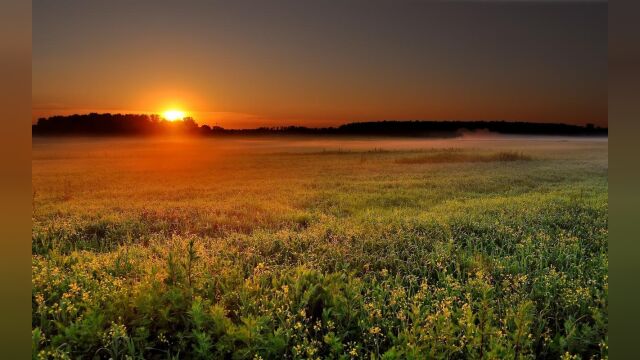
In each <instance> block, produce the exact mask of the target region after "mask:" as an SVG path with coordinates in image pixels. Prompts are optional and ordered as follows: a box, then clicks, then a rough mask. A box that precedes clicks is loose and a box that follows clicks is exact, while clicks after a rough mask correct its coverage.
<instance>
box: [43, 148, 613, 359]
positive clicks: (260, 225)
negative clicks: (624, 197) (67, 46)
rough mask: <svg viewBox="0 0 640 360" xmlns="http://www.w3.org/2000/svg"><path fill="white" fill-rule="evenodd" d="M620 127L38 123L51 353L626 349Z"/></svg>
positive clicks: (445, 353) (396, 354)
mask: <svg viewBox="0 0 640 360" xmlns="http://www.w3.org/2000/svg"><path fill="white" fill-rule="evenodd" d="M607 147H608V144H607V141H606V140H584V139H582V140H566V139H565V140H563V139H550V138H546V139H545V138H540V139H535V140H533V139H526V138H512V139H507V138H504V139H500V140H490V139H463V140H447V141H425V140H376V141H373V140H340V141H338V140H321V139H290V140H286V141H284V140H282V139H274V140H268V139H262V140H260V139H253V140H252V139H226V140H222V139H198V140H196V139H191V140H188V139H183V140H179V139H173V140H158V139H156V140H150V139H147V140H141V139H120V140H98V139H73V140H52V139H42V138H35V139H34V140H33V155H32V156H33V157H32V173H33V175H32V178H33V236H32V252H33V257H32V286H33V288H32V309H33V312H32V328H33V332H32V337H33V349H34V352H33V354H34V358H92V357H93V358H114V359H121V358H135V359H138V358H159V359H165V358H227V359H282V358H284V359H324V358H329V359H362V358H364V359H380V358H383V359H405V358H408V359H423V358H470V359H480V358H484V359H489V358H491V359H515V358H518V359H520V358H566V359H576V358H583V359H591V358H606V357H607V353H608V348H607V344H608V339H607V327H608V315H607V313H608V300H607V292H608V279H607V273H608V256H607V238H608V234H607V221H608V180H607V170H608V151H607Z"/></svg>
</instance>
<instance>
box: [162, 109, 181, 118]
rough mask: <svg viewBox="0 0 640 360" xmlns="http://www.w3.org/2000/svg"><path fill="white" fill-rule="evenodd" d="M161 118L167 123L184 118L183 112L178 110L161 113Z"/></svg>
mask: <svg viewBox="0 0 640 360" xmlns="http://www.w3.org/2000/svg"><path fill="white" fill-rule="evenodd" d="M162 117H163V118H165V119H166V120H167V121H176V120H182V119H184V117H185V112H184V111H182V110H178V109H170V110H167V111H165V112H163V113H162Z"/></svg>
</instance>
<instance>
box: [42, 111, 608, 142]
mask: <svg viewBox="0 0 640 360" xmlns="http://www.w3.org/2000/svg"><path fill="white" fill-rule="evenodd" d="M466 131H490V132H493V133H498V134H513V135H565V136H581V135H582V136H584V135H587V136H588V135H591V136H598V135H599V136H602V135H607V134H608V129H607V128H603V127H597V126H594V125H593V124H587V125H585V126H582V125H570V124H558V123H532V122H511V121H422V120H413V121H393V120H384V121H369V122H356V123H348V124H344V125H340V126H337V127H320V128H310V127H305V126H278V127H259V128H254V129H224V128H222V127H220V126H213V127H212V126H209V125H198V124H197V123H196V121H195V120H194V119H193V118H191V117H186V118H184V119H182V120H179V121H167V120H165V119H163V118H161V117H160V116H159V115H155V114H153V115H147V114H109V113H106V114H98V113H90V114H83V115H78V114H75V115H69V116H61V115H56V116H51V117H48V118H40V119H38V121H37V123H36V124H34V125H32V134H33V135H36V136H61V135H62V136H69V135H79V136H121V135H132V136H139V135H169V134H186V135H204V136H222V135H345V136H397V137H457V136H460V135H461V134H463V133H464V132H466Z"/></svg>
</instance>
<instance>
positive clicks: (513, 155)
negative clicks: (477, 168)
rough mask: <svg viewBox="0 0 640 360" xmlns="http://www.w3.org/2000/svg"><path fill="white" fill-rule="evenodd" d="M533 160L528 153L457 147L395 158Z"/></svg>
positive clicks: (405, 161)
mask: <svg viewBox="0 0 640 360" xmlns="http://www.w3.org/2000/svg"><path fill="white" fill-rule="evenodd" d="M528 160H533V158H532V157H531V156H529V155H526V154H523V153H521V152H517V151H500V152H495V153H489V154H478V153H465V152H462V151H460V150H459V149H444V150H441V151H436V152H433V153H432V154H427V155H422V156H413V157H402V158H398V159H396V163H398V164H430V163H456V162H490V161H528Z"/></svg>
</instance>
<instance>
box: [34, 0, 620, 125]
mask: <svg viewBox="0 0 640 360" xmlns="http://www.w3.org/2000/svg"><path fill="white" fill-rule="evenodd" d="M607 7H608V4H607V2H605V1H577V0H564V1H552V0H539V1H525V0H514V1H506V0H502V1H482V0H469V1H459V0H456V1H439V2H433V1H420V0H413V1H402V0H394V1H391V0H386V1H385V0H380V1H376V0H368V1H365V0H362V1H360V0H342V1H313V2H311V1H303V0H298V1H278V0H275V1H259V0H258V1H247V0H236V1H165V0H154V1H149V0H137V1H123V0H111V1H97V0H96V1H88V0H84V1H80V0H56V1H53V0H47V1H45V0H34V1H33V57H32V109H33V110H32V115H33V116H32V121H36V120H37V118H39V117H44V116H50V115H56V114H62V115H64V114H73V113H88V112H111V113H117V112H120V113H162V112H163V111H165V110H167V109H170V108H177V109H181V110H184V111H186V112H187V114H188V115H191V116H193V117H194V118H195V120H196V121H197V122H198V123H200V124H210V125H219V126H223V127H225V128H249V127H258V126H280V125H302V126H334V125H339V124H342V123H347V122H353V121H372V120H384V119H388V120H508V121H509V120H511V121H534V122H561V123H573V124H585V123H595V124H597V125H600V126H607V125H608V120H607Z"/></svg>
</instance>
